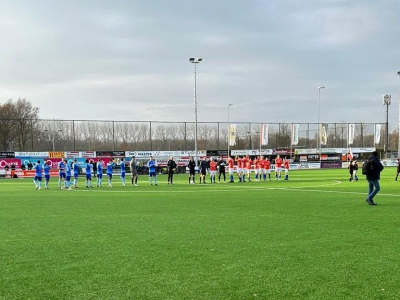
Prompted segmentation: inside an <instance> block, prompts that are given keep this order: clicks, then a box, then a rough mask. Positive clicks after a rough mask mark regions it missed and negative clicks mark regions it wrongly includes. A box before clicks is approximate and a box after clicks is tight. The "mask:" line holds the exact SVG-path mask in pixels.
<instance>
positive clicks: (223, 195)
mask: <svg viewBox="0 0 400 300" xmlns="http://www.w3.org/2000/svg"><path fill="white" fill-rule="evenodd" d="M394 176H395V168H386V169H385V170H384V171H383V172H382V178H381V181H380V183H381V188H382V189H381V192H380V193H379V194H378V195H377V197H376V198H375V201H376V202H377V203H378V205H377V206H369V205H367V203H366V202H365V198H366V192H367V189H368V188H367V182H366V180H365V177H364V176H362V175H360V180H359V181H358V182H349V181H348V173H347V170H307V171H292V172H291V173H290V180H289V181H283V180H280V181H275V180H273V181H270V182H254V181H253V182H246V183H234V184H228V183H226V184H223V183H221V184H218V183H217V184H210V183H207V184H205V185H204V184H202V185H200V184H196V185H189V184H188V180H187V175H178V176H176V177H175V185H173V186H170V185H167V184H166V181H167V178H166V175H159V176H158V180H159V185H158V186H150V185H149V183H148V178H147V176H140V178H139V186H138V187H131V186H130V185H129V186H127V187H121V184H120V180H119V178H117V176H116V177H115V179H114V183H113V185H114V187H113V188H107V187H103V188H101V189H100V188H93V189H90V190H88V189H85V188H83V189H82V188H79V189H75V190H72V191H67V190H58V189H57V179H56V178H52V179H51V183H50V187H51V189H50V190H43V189H42V190H39V191H36V190H35V188H34V184H33V182H32V180H31V179H29V180H28V179H21V180H20V179H12V180H11V179H9V180H5V179H3V180H0V193H1V196H0V199H1V200H0V299H163V300H164V299H400V279H399V278H400V263H399V252H400V238H399V237H400V213H399V212H400V193H399V190H400V182H395V181H394ZM253 180H254V179H253ZM103 181H106V180H104V179H103ZM197 182H198V179H197ZM82 183H83V178H80V185H81V186H82V185H83V184H82ZM103 185H106V184H104V183H103Z"/></svg>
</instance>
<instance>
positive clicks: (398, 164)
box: [394, 158, 400, 181]
mask: <svg viewBox="0 0 400 300" xmlns="http://www.w3.org/2000/svg"><path fill="white" fill-rule="evenodd" d="M399 173H400V158H398V159H397V173H396V178H395V179H394V181H397V177H399Z"/></svg>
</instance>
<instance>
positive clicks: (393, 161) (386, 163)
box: [382, 159, 397, 167]
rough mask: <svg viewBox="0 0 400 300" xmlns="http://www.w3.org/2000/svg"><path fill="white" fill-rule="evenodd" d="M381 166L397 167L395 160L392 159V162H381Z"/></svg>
mask: <svg viewBox="0 0 400 300" xmlns="http://www.w3.org/2000/svg"><path fill="white" fill-rule="evenodd" d="M382 165H384V166H385V167H396V166H397V160H396V159H392V160H383V161H382Z"/></svg>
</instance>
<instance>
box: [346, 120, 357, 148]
mask: <svg viewBox="0 0 400 300" xmlns="http://www.w3.org/2000/svg"><path fill="white" fill-rule="evenodd" d="M348 125H349V128H348V129H349V133H348V137H349V139H348V143H349V145H352V144H353V142H354V131H355V127H356V126H355V124H348Z"/></svg>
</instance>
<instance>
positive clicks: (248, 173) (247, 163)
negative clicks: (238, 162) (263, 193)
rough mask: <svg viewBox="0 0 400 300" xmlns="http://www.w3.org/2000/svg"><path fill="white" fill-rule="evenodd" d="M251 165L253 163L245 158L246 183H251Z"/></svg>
mask: <svg viewBox="0 0 400 300" xmlns="http://www.w3.org/2000/svg"><path fill="white" fill-rule="evenodd" d="M252 164H253V161H252V160H251V159H250V158H249V157H248V156H247V157H246V175H247V181H249V182H250V181H251V165H252Z"/></svg>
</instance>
